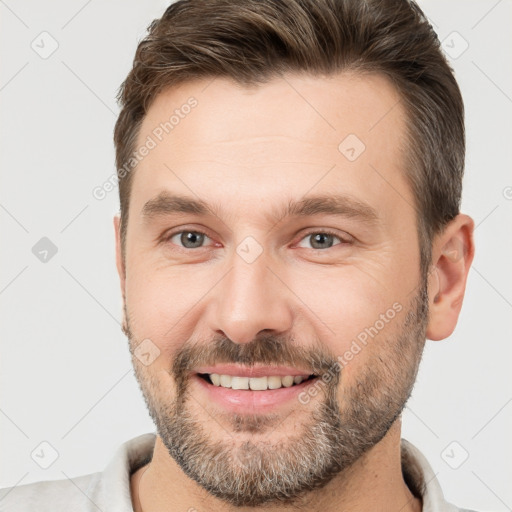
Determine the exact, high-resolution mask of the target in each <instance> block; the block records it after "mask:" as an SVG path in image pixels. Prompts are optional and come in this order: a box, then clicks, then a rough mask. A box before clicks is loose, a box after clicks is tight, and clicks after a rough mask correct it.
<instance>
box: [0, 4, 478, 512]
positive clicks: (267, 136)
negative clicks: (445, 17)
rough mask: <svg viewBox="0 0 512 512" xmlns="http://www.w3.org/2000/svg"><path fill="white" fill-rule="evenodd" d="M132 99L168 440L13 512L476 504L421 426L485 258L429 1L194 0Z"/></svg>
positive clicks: (145, 50)
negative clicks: (475, 265)
mask: <svg viewBox="0 0 512 512" xmlns="http://www.w3.org/2000/svg"><path fill="white" fill-rule="evenodd" d="M120 102H121V107H122V110H121V113H120V115H119V119H118V121H117V124H116V130H115V144H116V159H117V162H116V163H117V168H118V177H119V186H120V203H121V213H120V216H116V217H115V219H114V227H115V235H116V248H117V268H118V272H119V276H120V282H121V291H122V295H123V300H124V321H123V330H124V332H125V333H126V335H127V337H128V339H129V342H130V350H131V353H132V360H133V364H134V369H135V374H136V377H137V379H138V381H139V383H140V386H141V389H142V392H143V395H144V398H145V400H146V403H147V405H148V409H149V412H150V414H151V417H152V418H153V420H154V422H155V424H156V427H157V436H154V435H149V434H148V435H145V436H141V437H140V438H136V439H134V440H132V441H130V442H128V443H127V444H126V445H124V446H123V447H121V449H120V452H119V454H118V455H117V456H116V458H115V459H114V460H113V461H112V463H111V465H110V466H109V467H108V468H107V469H106V470H105V471H104V472H102V473H97V474H95V475H87V476H84V477H80V478H78V479H75V483H76V484H77V485H78V486H79V487H80V489H81V490H82V492H77V489H76V488H73V486H71V485H70V483H69V481H59V482H47V483H37V484H29V485H26V486H21V487H18V488H15V489H13V490H12V492H10V493H9V494H8V496H7V497H6V498H5V499H4V506H7V510H52V511H55V510H77V511H78V510H92V509H99V510H104V511H107V510H119V511H127V510H132V509H133V510H135V511H136V512H139V511H144V512H158V511H163V510H173V511H174V510H183V511H185V510H188V511H194V510H196V511H219V512H221V511H232V510H249V509H251V510H252V509H254V508H256V509H258V510H264V511H270V510H272V511H274V510H279V511H281V510H282V511H288V510H307V511H320V510H322V511H323V512H330V511H339V510H350V511H359V510H361V511H363V510H364V511H368V510H378V511H398V510H400V511H402V512H412V511H420V510H424V511H454V510H460V509H458V508H456V507H455V506H453V505H450V504H449V503H447V502H446V501H445V500H444V498H443V494H442V492H441V489H440V487H439V484H438V482H437V480H436V478H435V476H434V474H433V472H432V469H431V468H430V466H429V464H428V462H427V461H426V460H425V458H424V457H423V456H422V454H421V453H420V452H419V450H418V449H417V448H415V447H414V446H413V445H411V444H410V443H408V442H407V441H406V440H401V435H400V429H401V420H400V415H401V412H402V410H403V408H404V406H405V403H406V401H407V399H408V398H409V396H410V393H411V390H412V387H413V384H414V380H415V377H416V373H417V370H418V365H419V362H420V359H421V355H422V351H423V347H424V344H425V340H426V338H429V339H431V340H440V339H443V338H446V337H447V336H449V335H450V334H451V333H452V331H453V329H454V328H455V325H456V323H457V319H458V315H459V312H460V310H461V305H462V300H463V296H464V291H465V285H466V278H467V275H468V271H469V267H470V265H471V262H472V260H473V254H474V245H473V236H472V234H473V228H474V223H473V221H472V219H471V218H470V217H468V216H467V215H464V214H461V213H460V212H459V205H460V196H461V181H462V174H463V168H464V150H465V147H464V123H463V103H462V99H461V96H460V92H459V89H458V87H457V84H456V82H455V80H454V77H453V74H452V71H451V69H450V67H449V65H448V64H447V62H446V60H445V59H444V57H443V55H442V53H441V51H440V49H439V42H438V39H437V37H436V35H435V33H434V31H433V30H432V28H431V27H430V25H429V24H428V22H427V21H426V19H425V17H424V15H423V14H422V12H421V10H420V9H419V8H418V7H417V6H416V5H415V4H414V3H411V2H407V1H405V0H388V1H376V0H374V1H368V2H361V1H360V0H344V1H343V0H337V1H334V0H332V1H331V0H286V1H283V0H243V1H239V2H228V1H226V0H209V1H208V2H201V1H197V0H195V1H194V0H189V1H179V2H176V3H175V4H173V5H171V6H170V7H169V8H168V9H167V11H166V12H165V14H164V15H163V17H162V18H161V19H160V20H156V21H155V22H153V24H152V25H151V26H150V30H149V35H148V36H147V37H146V38H145V39H144V40H143V41H142V42H141V43H140V44H139V47H138V49H137V53H136V56H135V60H134V66H133V69H132V70H131V72H130V73H129V75H128V77H127V79H126V81H125V82H124V84H123V86H122V88H121V92H120Z"/></svg>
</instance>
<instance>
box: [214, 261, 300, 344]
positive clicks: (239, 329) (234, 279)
mask: <svg viewBox="0 0 512 512" xmlns="http://www.w3.org/2000/svg"><path fill="white" fill-rule="evenodd" d="M268 263H269V262H268V260H267V259H266V258H264V257H263V255H261V256H260V257H259V258H258V259H256V261H253V262H252V263H247V262H246V261H244V260H243V259H242V258H241V257H240V256H239V255H238V254H234V255H233V260H232V265H231V268H230V271H229V272H228V273H227V274H226V275H225V276H224V278H223V279H222V280H221V281H220V282H219V283H218V285H217V286H216V287H215V293H214V294H213V296H212V302H211V303H210V304H209V327H210V328H211V329H212V331H213V332H216V333H219V334H223V335H224V336H226V337H228V338H229V339H230V340H231V341H233V342H234V343H249V342H250V341H252V340H253V339H255V338H256V337H257V335H258V334H259V333H261V332H262V331H266V333H267V334H272V333H274V334H276V335H277V334H281V333H284V332H286V331H288V330H290V329H291V326H292V322H293V310H292V302H291V297H292V293H291V291H290V290H289V289H288V288H287V286H286V285H285V284H284V282H283V281H284V279H283V277H282V276H279V274H278V273H277V272H276V271H275V270H273V269H271V268H270V267H269V265H268Z"/></svg>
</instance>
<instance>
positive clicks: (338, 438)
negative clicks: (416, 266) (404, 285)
mask: <svg viewBox="0 0 512 512" xmlns="http://www.w3.org/2000/svg"><path fill="white" fill-rule="evenodd" d="M125 319H126V323H125V326H124V327H123V330H124V331H125V333H126V334H127V336H128V338H129V341H130V350H131V352H132V361H133V364H134V368H135V375H136V378H137V380H138V382H139V385H140V388H141V390H142V393H143V396H144V399H145V401H146V405H147V407H148V410H149V413H150V415H151V417H152V419H153V421H154V422H155V425H156V427H157V432H158V435H159V436H160V438H161V440H162V442H163V443H164V445H165V446H166V448H167V450H168V452H169V454H170V455H171V457H172V458H173V459H174V460H175V461H176V463H177V464H178V465H179V466H180V468H181V469H182V470H183V472H184V473H185V474H186V475H187V476H188V477H190V478H191V479H193V480H194V481H195V482H197V484H198V485H200V486H201V487H202V488H203V489H205V490H206V491H208V493H210V494H211V495H213V496H215V497H217V498H219V499H220V500H222V501H224V502H225V503H228V504H230V505H232V506H235V507H242V506H259V505H263V504H273V505H275V506H278V505H283V506H285V505H293V504H298V503H299V502H301V500H303V499H304V498H305V496H306V495H307V494H308V493H310V492H312V491H315V490H318V489H321V488H322V487H324V486H325V485H326V484H327V483H329V482H330V481H331V480H332V479H333V478H335V477H336V476H338V475H340V474H341V473H342V472H344V471H346V470H347V469H348V468H350V467H351V466H352V465H353V464H354V463H355V462H356V461H357V460H358V459H360V457H362V456H363V455H364V454H365V453H366V452H367V451H368V450H369V449H370V448H372V447H373V446H375V445H376V444H377V443H378V442H379V441H380V440H381V439H382V438H383V437H384V436H385V435H386V433H387V432H388V431H389V429H390V428H391V426H392V425H393V423H394V422H395V421H396V420H397V418H398V417H399V416H400V414H401V412H402V410H403V408H404V407H405V404H406V402H407V400H408V398H409V396H410V394H411V392H412V388H413V385H414V381H415V379H416V374H417V370H418V366H419V363H420V360H421V355H422V352H423V347H424V344H425V332H426V325H427V322H428V294H427V285H426V280H424V283H423V286H422V287H421V289H420V290H419V292H418V293H417V295H416V296H415V297H414V298H413V300H412V301H411V306H410V309H409V310H408V311H407V313H406V315H405V319H404V320H403V321H402V325H401V326H400V329H399V330H398V334H396V335H395V336H394V337H393V338H384V337H381V336H382V333H381V335H379V336H378V337H376V338H375V339H374V340H372V341H370V343H373V344H375V346H373V347H371V346H368V347H365V348H364V349H363V351H371V352H368V354H369V356H368V359H367V362H366V364H365V365H364V366H363V367H362V369H361V371H360V375H359V376H358V377H357V382H356V383H354V384H353V385H351V386H342V387H341V389H339V390H338V385H339V382H340V379H342V378H343V370H342V369H341V373H340V366H339V364H338V363H337V361H336V359H334V358H333V357H332V355H330V354H326V353H324V352H322V353H319V352H318V351H313V350H311V349H310V350H305V349H301V348H298V347H297V346H293V345H291V344H290V343H287V342H286V341H282V340H277V339H276V338H275V337H264V338H258V339H256V340H254V341H253V342H251V343H249V344H245V345H237V344H235V343H233V342H231V341H230V340H229V339H227V338H221V339H218V340H217V341H218V342H217V341H215V342H211V343H209V344H207V345H205V344H202V345H200V346H197V345H193V346H192V345H187V346H185V347H183V348H182V349H180V350H179V351H178V353H177V354H176V358H175V361H174V364H173V368H172V370H170V372H171V375H172V376H173V377H174V381H175V384H176V392H175V396H174V397H170V396H169V395H168V394H166V392H165V390H162V389H160V387H161V385H160V383H159V380H158V377H157V375H156V374H155V373H154V372H151V371H150V369H148V368H146V367H144V366H143V365H141V364H140V362H138V360H136V359H135V357H134V356H133V349H134V347H135V342H134V337H133V335H132V332H131V330H130V321H129V317H128V314H127V309H126V306H125ZM379 338H381V339H379ZM377 344H378V347H377ZM206 353H207V354H208V357H207V355H206ZM206 361H207V362H208V363H211V362H212V361H214V362H215V361H217V362H220V361H222V362H233V363H240V364H250V363H251V362H252V363H254V362H258V363H264V364H273V365H276V364H288V365H290V366H293V364H294V363H297V362H300V363H302V364H304V363H305V364H307V366H305V367H306V368H312V369H314V370H315V372H314V373H316V374H321V373H323V372H324V371H329V372H330V373H331V374H332V375H333V378H332V379H331V380H330V382H318V383H317V384H316V385H317V386H318V387H319V389H320V393H319V395H318V396H317V400H311V402H310V403H309V404H308V405H307V406H306V405H302V404H301V403H300V402H299V401H297V405H296V408H294V410H293V411H292V413H295V412H296V411H298V414H299V415H300V414H301V412H300V411H301V409H303V410H308V411H310V412H309V413H308V414H307V417H306V418H304V420H302V421H301V423H300V427H299V428H297V424H295V425H294V426H293V427H294V428H293V431H294V432H297V433H296V434H295V435H293V436H290V437H286V438H285V439H286V441H285V442H283V441H282V439H283V437H282V436H283V432H282V431H281V429H282V426H286V425H287V417H282V416H281V415H278V414H269V415H257V414H255V415H238V414H233V415H230V416H224V415H222V416H219V418H222V419H223V420H224V422H223V424H224V425H225V423H226V421H225V419H226V418H229V421H228V423H229V430H228V432H227V433H226V432H222V435H223V437H224V438H226V436H227V437H229V439H228V440H220V439H217V440H215V439H212V435H211V431H212V429H211V428H209V426H210V425H212V424H213V425H214V427H215V428H217V429H218V424H217V421H218V419H214V418H212V417H209V416H208V414H207V413H206V411H205V410H204V408H202V407H196V410H199V414H195V413H194V411H193V409H192V408H191V407H190V405H191V404H194V402H196V400H194V399H193V397H192V398H191V395H190V393H189V381H188V377H187V376H188V375H189V373H188V371H189V369H190V368H193V367H194V366H196V364H197V363H199V362H206ZM290 363H292V364H290ZM318 381H320V379H318ZM306 408H307V409H306ZM290 415H291V414H290ZM288 421H289V419H288ZM223 428H224V429H225V427H223ZM291 430H292V428H291V425H290V424H289V423H288V428H287V429H286V430H284V432H286V431H291ZM276 431H279V438H280V441H279V442H275V441H274V442H273V441H272V433H273V432H276ZM239 433H241V434H240V435H242V436H243V438H244V440H241V439H242V438H241V437H240V435H239ZM248 433H253V434H254V436H248ZM228 434H229V435H228ZM263 434H265V435H263Z"/></svg>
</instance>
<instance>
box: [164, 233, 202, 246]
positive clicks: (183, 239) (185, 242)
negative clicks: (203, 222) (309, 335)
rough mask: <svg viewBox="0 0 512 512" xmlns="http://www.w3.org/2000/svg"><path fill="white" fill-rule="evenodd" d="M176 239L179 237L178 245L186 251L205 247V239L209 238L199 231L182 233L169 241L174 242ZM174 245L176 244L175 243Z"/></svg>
mask: <svg viewBox="0 0 512 512" xmlns="http://www.w3.org/2000/svg"><path fill="white" fill-rule="evenodd" d="M176 237H179V244H177V245H180V244H181V245H182V246H183V247H184V248H185V249H197V248H198V247H201V246H202V245H203V243H204V240H205V238H208V237H207V236H206V235H205V234H204V233H200V232H199V231H180V232H179V233H175V234H174V235H173V236H171V237H170V238H169V240H170V241H173V238H176ZM173 243H176V242H174V241H173Z"/></svg>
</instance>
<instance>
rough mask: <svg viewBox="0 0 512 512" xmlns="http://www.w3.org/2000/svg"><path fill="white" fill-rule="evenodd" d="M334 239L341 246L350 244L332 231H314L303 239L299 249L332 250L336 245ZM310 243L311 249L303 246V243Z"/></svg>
mask: <svg viewBox="0 0 512 512" xmlns="http://www.w3.org/2000/svg"><path fill="white" fill-rule="evenodd" d="M334 239H337V240H339V241H340V244H344V243H348V242H347V241H346V240H343V239H341V237H340V236H338V235H336V234H334V233H331V232H330V231H313V232H311V233H308V234H307V235H306V236H305V237H304V238H302V239H301V242H300V243H299V247H305V248H307V249H330V248H331V247H332V246H333V245H340V244H334V243H333V241H334ZM308 240H309V241H310V244H311V247H307V246H304V245H302V244H303V243H304V242H303V241H308Z"/></svg>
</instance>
